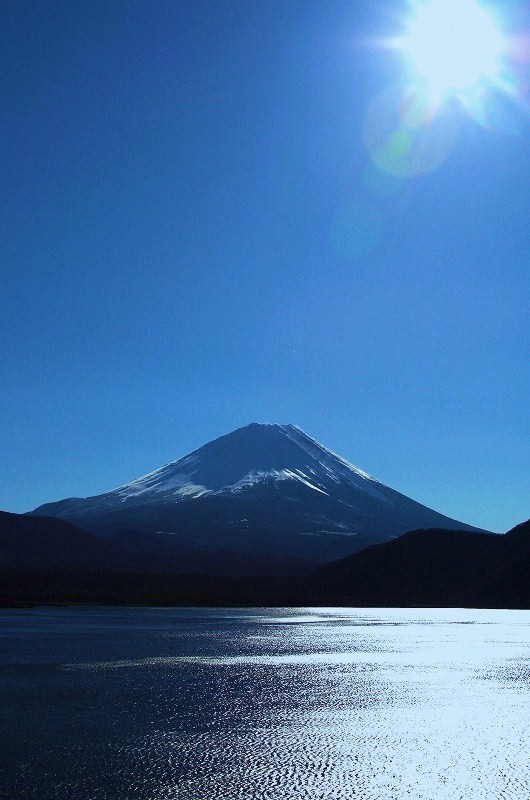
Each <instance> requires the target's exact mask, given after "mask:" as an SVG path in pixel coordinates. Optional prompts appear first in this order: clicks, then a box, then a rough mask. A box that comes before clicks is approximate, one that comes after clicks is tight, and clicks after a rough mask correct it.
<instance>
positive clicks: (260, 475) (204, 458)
mask: <svg viewBox="0 0 530 800" xmlns="http://www.w3.org/2000/svg"><path fill="white" fill-rule="evenodd" d="M278 481H282V482H283V481H296V482H299V483H302V484H305V485H306V486H307V487H309V488H310V489H313V490H314V491H316V492H321V493H323V494H328V493H330V492H331V493H334V490H336V489H337V488H338V487H339V486H341V485H344V484H349V485H350V486H353V487H355V488H357V489H360V490H362V491H364V492H367V493H368V494H371V495H372V496H376V497H378V498H379V499H385V498H384V495H383V493H382V492H381V491H380V488H382V486H381V484H379V483H378V481H376V480H375V478H372V477H371V476H370V475H368V474H367V473H366V472H363V471H362V470H360V469H358V468H357V467H354V466H353V465H352V464H349V463H348V462H347V461H345V460H344V459H342V458H340V457H339V456H337V455H336V454H335V453H333V452H331V450H328V449H327V448H326V447H323V446H322V445H321V444H319V443H318V442H317V441H316V440H315V439H312V438H311V437H310V436H308V435H307V434H306V433H304V431H302V430H301V429H300V428H298V427H297V426H295V425H277V424H260V423H252V424H250V425H247V426H246V427H244V428H238V429H237V430H235V431H233V432H232V433H229V434H227V435H226V436H221V437H220V438H219V439H216V440H215V441H213V442H210V443H208V444H206V445H204V446H203V447H201V448H199V449H198V450H195V451H194V452H192V453H190V454H189V455H187V456H184V457H183V458H180V459H178V460H177V461H173V462H171V463H169V464H167V465H166V466H164V467H162V468H160V469H158V470H155V471H154V472H150V473H148V474H147V475H144V476H142V477H141V478H137V479H136V480H134V481H132V482H130V483H127V484H125V485H123V486H120V487H118V488H117V489H114V490H113V491H112V492H109V493H108V494H107V496H108V495H114V496H118V497H119V498H120V499H121V500H122V502H125V501H127V500H129V499H132V498H138V499H140V498H142V499H145V500H146V501H147V500H149V499H152V497H153V496H158V497H160V495H161V494H162V493H163V494H165V495H167V494H171V495H172V496H173V498H174V500H178V499H184V498H194V497H202V496H204V495H206V494H219V493H224V492H241V491H243V490H244V489H245V488H248V487H251V486H254V485H256V484H259V483H263V482H278Z"/></svg>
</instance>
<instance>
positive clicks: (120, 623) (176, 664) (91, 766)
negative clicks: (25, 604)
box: [0, 609, 530, 800]
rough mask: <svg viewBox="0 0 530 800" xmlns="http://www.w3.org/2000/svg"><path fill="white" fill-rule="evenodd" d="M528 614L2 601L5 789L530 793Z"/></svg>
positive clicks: (151, 793) (196, 796)
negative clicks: (6, 607) (36, 605)
mask: <svg viewBox="0 0 530 800" xmlns="http://www.w3.org/2000/svg"><path fill="white" fill-rule="evenodd" d="M529 681H530V612H524V611H515V612H507V611H463V610H431V609H422V610H399V609H370V610H366V609H360V610H359V609H353V610H352V609H295V610H293V609H289V610H287V609H284V610H262V611H256V610H255V609H252V610H236V611H228V610H219V609H217V610H198V609H183V610H175V609H170V610H160V609H42V610H32V611H4V612H0V736H1V739H2V743H3V744H2V747H1V749H0V768H1V773H0V797H1V798H2V800H3V798H6V800H7V798H9V800H129V798H130V799H131V800H133V798H134V800H221V799H222V800H303V799H304V798H308V799H309V798H311V800H352V799H354V798H360V800H453V799H454V800H460V799H461V798H465V800H475V798H476V800H481V799H482V798H485V799H486V798H487V799H488V800H497V799H498V798H506V799H507V800H509V799H510V798H517V800H521V798H527V797H530V765H529V754H528V751H529V741H530V739H529V737H530V692H529V686H530V684H529Z"/></svg>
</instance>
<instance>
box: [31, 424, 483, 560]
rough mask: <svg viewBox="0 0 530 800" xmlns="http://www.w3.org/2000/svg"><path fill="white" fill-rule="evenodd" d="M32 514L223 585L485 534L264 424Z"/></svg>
mask: <svg viewBox="0 0 530 800" xmlns="http://www.w3.org/2000/svg"><path fill="white" fill-rule="evenodd" d="M30 513H31V514H32V515H39V516H48V517H58V518H60V519H63V520H66V521H67V522H70V523H73V524H74V525H76V526H78V527H80V528H83V529H85V530H86V531H89V532H91V533H96V534H98V535H101V536H104V537H106V538H110V539H112V540H113V542H114V544H115V545H116V546H117V547H118V548H119V549H120V552H121V553H122V554H123V553H126V559H128V561H129V563H130V564H133V565H141V566H142V567H143V568H144V567H146V566H148V567H149V568H155V569H158V570H164V569H165V570H167V571H172V572H174V571H179V572H201V573H208V572H209V573H218V574H260V573H261V574H266V573H268V574H294V573H297V572H298V573H301V572H306V571H308V570H310V569H312V568H314V567H315V566H318V565H321V564H323V563H325V562H328V561H331V560H333V559H336V558H341V557H344V556H347V555H351V554H352V553H355V552H357V551H359V550H361V549H363V548H365V547H367V546H369V545H371V544H378V543H382V542H385V541H388V540H390V539H393V538H395V537H396V536H400V535H401V534H403V533H405V532H407V531H410V530H413V529H419V528H450V529H458V530H477V529H476V528H472V527H471V526H469V525H465V524H463V523H461V522H458V521H456V520H453V519H449V518H448V517H445V516H443V515H442V514H439V513H438V512H436V511H433V510H431V509H429V508H427V507H426V506H423V505H421V504H420V503H417V502H415V501H414V500H411V499H410V498H408V497H406V496H404V495H402V494H400V493H399V492H397V491H395V490H393V489H391V488H390V487H388V486H385V485H384V484H382V483H380V482H379V481H377V480H376V479H375V478H373V477H371V476H370V475H368V474H367V473H365V472H363V471H362V470H360V469H358V468H357V467H354V466H353V465H352V464H349V463H348V462H347V461H345V460H344V459H342V458H340V457H339V456H337V455H335V454H334V453H332V452H331V451H330V450H328V449H327V448H325V447H324V446H323V445H321V444H319V443H318V442H317V441H315V440H314V439H312V438H311V437H310V436H308V435H307V434H306V433H304V432H303V431H302V430H301V429H300V428H298V427H296V426H294V425H275V424H274V425H273V424H258V423H252V424H251V425H247V426H246V427H244V428H239V429H238V430H235V431H233V432H232V433H229V434H228V435H226V436H221V437H220V438H219V439H216V440H215V441H213V442H210V443H208V444H206V445H204V447H201V448H200V449H199V450H196V451H194V452H193V453H190V454H189V455H187V456H184V458H181V459H179V460H178V461H173V462H172V463H170V464H167V465H166V466H164V467H161V468H160V469H157V470H155V471H154V472H150V473H149V474H148V475H144V476H143V477H141V478H137V479H136V480H133V481H131V482H130V483H127V484H124V485H123V486H119V487H118V488H116V489H113V490H111V491H109V492H106V493H105V494H101V495H97V496H94V497H86V498H69V499H66V500H62V501H59V502H55V503H48V504H46V505H42V506H40V507H39V508H37V509H35V510H34V511H32V512H30ZM122 558H123V555H122Z"/></svg>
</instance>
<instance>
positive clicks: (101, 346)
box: [0, 0, 530, 530]
mask: <svg viewBox="0 0 530 800" xmlns="http://www.w3.org/2000/svg"><path fill="white" fill-rule="evenodd" d="M504 6H505V8H504V13H505V15H506V24H507V25H508V26H509V25H511V26H512V29H515V28H517V26H519V27H521V29H522V28H523V27H525V26H527V22H528V20H525V19H524V18H523V12H522V6H521V5H516V4H511V5H510V4H504ZM405 11H406V4H405V3H404V2H397V1H396V2H392V1H391V0H387V1H386V2H376V3H374V2H373V0H366V1H365V0H356V1H355V2H352V1H351V0H350V2H343V1H342V0H332V2H330V3H321V2H316V0H315V2H313V1H312V0H304V1H303V2H302V1H300V2H298V0H288V1H287V2H285V1H284V0H282V2H279V1H277V0H270V1H268V2H252V3H249V2H248V0H245V1H243V0H241V2H240V1H239V0H230V2H220V1H218V2H206V1H205V0H193V2H186V1H185V0H183V1H182V2H179V3H173V2H154V3H147V2H138V0H128V2H114V3H112V4H109V3H107V2H105V3H103V2H97V0H96V1H95V2H91V3H72V2H68V3H67V2H62V1H61V0H59V2H56V3H53V4H52V3H43V4H35V3H30V2H28V3H25V2H17V3H14V2H13V3H5V4H3V6H2V9H1V10H0V21H1V27H2V30H3V39H2V47H1V53H0V59H1V61H0V100H1V105H2V109H3V115H2V120H1V122H0V170H1V174H2V182H3V187H4V189H3V192H2V195H1V199H0V203H1V214H0V226H1V227H0V234H1V235H0V260H1V264H2V277H3V280H2V305H1V309H0V335H1V338H0V341H1V373H0V407H1V415H0V451H1V453H2V473H3V474H2V480H1V483H0V508H3V509H5V510H10V511H26V510H29V509H31V508H33V507H35V506H37V505H38V504H40V503H43V502H46V501H51V500H56V499H60V498H62V497H65V496H73V495H78V496H85V495H90V494H96V493H100V492H102V491H105V490H107V489H110V488H113V487H114V486H116V485H119V484H120V483H123V482H125V481H127V480H130V479H132V478H135V477H137V476H138V475H141V474H144V473H146V472H148V471H150V470H152V469H155V468H157V467H159V466H161V465H162V464H164V463H167V462H168V461H171V460H174V459H176V458H178V457H180V456H181V455H184V454H185V453H186V452H188V451H190V450H192V449H195V448H196V447H199V446H200V445H202V444H203V443H205V442H206V441H208V440H210V439H212V438H215V437H216V436H219V435H222V434H224V433H227V432H228V431H230V430H231V429H233V428H235V427H238V426H241V425H245V424H247V423H249V422H251V421H260V422H280V423H295V424H298V425H300V427H302V428H303V429H304V430H306V431H307V432H308V433H309V434H310V435H312V436H314V437H315V438H317V439H319V440H320V441H321V442H322V443H323V444H325V445H326V446H328V447H330V448H331V449H333V450H335V451H337V452H338V453H339V454H341V455H342V456H344V457H345V458H348V459H349V460H350V461H352V462H353V463H354V464H356V465H357V466H360V467H361V468H363V469H365V470H367V471H368V472H370V473H372V474H373V475H375V476H376V477H377V478H379V479H380V480H382V481H384V482H385V483H388V484H389V485H391V486H392V487H393V488H395V489H398V490H399V491H402V492H404V493H405V494H408V495H410V496H411V497H413V498H415V499H417V500H419V501H420V502H423V503H425V504H426V505H429V506H431V507H433V508H436V509H437V510H439V511H441V512H443V513H445V514H448V515H450V516H452V517H456V518H458V519H461V520H463V521H466V522H469V523H471V524H475V525H478V526H484V527H487V528H490V529H493V530H505V529H507V528H509V527H510V526H512V525H513V524H516V523H517V522H519V521H522V520H523V519H525V518H527V517H528V513H529V504H528V453H527V446H525V445H526V444H527V441H528V433H529V431H528V395H529V376H528V364H527V362H528V288H529V287H528V212H529V192H528V174H529V163H528V162H529V157H528V145H529V138H530V137H529V132H530V128H529V124H528V115H527V114H526V112H525V111H524V110H521V108H517V109H505V110H506V114H508V115H513V119H514V120H515V121H514V123H513V125H512V124H510V125H508V126H495V125H493V126H489V127H484V126H482V125H480V124H477V122H475V121H474V120H473V119H471V118H470V117H469V115H468V114H466V113H465V112H464V111H463V109H462V108H459V107H457V105H456V104H454V103H453V104H452V105H451V108H450V109H449V110H447V112H446V114H447V118H446V123H447V124H448V125H449V119H450V124H451V129H452V131H453V133H452V136H453V139H452V146H451V148H450V149H448V152H447V153H446V154H445V157H444V159H443V160H442V161H441V163H440V164H439V166H438V167H437V169H434V170H433V171H431V172H428V173H426V174H422V175H419V176H417V177H411V178H397V177H393V176H390V175H388V174H386V173H385V172H382V171H380V170H379V169H378V168H377V167H376V166H375V165H374V163H373V161H372V159H371V157H370V153H369V152H368V149H367V147H366V130H367V125H368V124H369V123H368V122H367V120H369V119H370V113H372V116H373V114H374V113H376V112H377V109H378V108H379V106H378V105H377V103H380V102H387V101H385V100H384V98H385V97H389V96H390V95H389V94H388V93H389V92H390V94H391V93H392V92H393V91H400V90H401V89H400V87H401V84H402V83H403V81H404V80H405V70H404V65H403V58H402V56H401V55H400V54H399V53H396V52H392V51H390V50H388V49H384V48H382V47H378V46H375V45H374V41H375V40H377V39H380V38H381V37H385V36H391V35H395V34H396V31H399V30H400V29H402V28H403V19H404V14H405ZM389 87H390V88H389ZM391 87H394V88H391ZM378 98H383V99H382V100H378ZM520 100H521V103H524V102H527V100H528V98H527V97H526V98H524V97H521V98H520ZM388 102H390V101H388ZM374 108H375V109H376V112H374V111H373V109H374ZM503 108H504V106H503ZM370 109H372V111H370ZM510 119H511V116H510ZM501 128H502V129H501ZM504 128H509V130H505V129H504Z"/></svg>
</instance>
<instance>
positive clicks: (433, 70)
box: [398, 0, 507, 101]
mask: <svg viewBox="0 0 530 800" xmlns="http://www.w3.org/2000/svg"><path fill="white" fill-rule="evenodd" d="M506 46H507V45H506V41H505V38H504V36H503V34H502V33H501V31H500V30H499V29H498V27H497V26H496V21H495V19H494V17H493V15H492V14H491V12H489V11H488V10H487V9H486V8H485V7H484V6H482V5H481V4H480V3H479V2H478V0H416V2H415V4H414V10H413V14H412V17H411V18H410V20H409V24H408V29H407V31H406V33H405V35H404V36H403V38H402V39H401V40H400V41H399V43H398V47H399V49H400V50H401V51H402V52H403V53H404V55H405V56H406V57H407V59H408V60H409V61H410V64H411V66H412V68H413V70H414V72H415V73H416V76H418V77H419V78H421V79H422V80H424V81H425V82H426V84H427V86H428V89H429V91H430V93H431V94H432V95H433V97H436V98H437V99H438V100H440V101H441V100H443V99H445V98H446V97H447V96H455V97H457V98H459V99H464V98H465V96H466V94H467V93H469V92H472V91H474V90H475V89H476V88H477V87H479V86H480V85H481V84H484V83H491V84H495V83H497V82H498V81H500V79H501V77H502V69H503V58H504V55H505V50H506Z"/></svg>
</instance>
